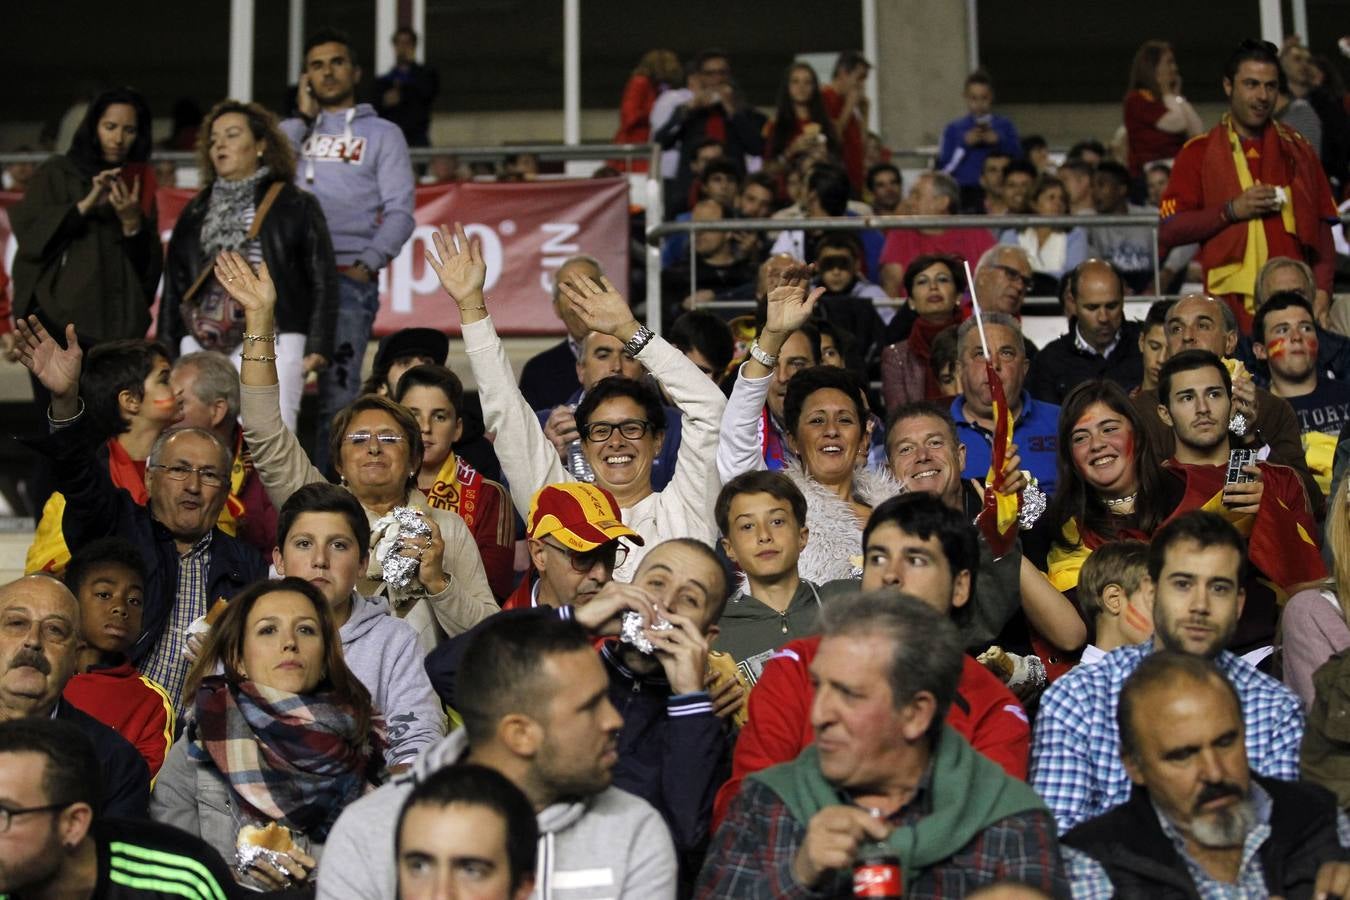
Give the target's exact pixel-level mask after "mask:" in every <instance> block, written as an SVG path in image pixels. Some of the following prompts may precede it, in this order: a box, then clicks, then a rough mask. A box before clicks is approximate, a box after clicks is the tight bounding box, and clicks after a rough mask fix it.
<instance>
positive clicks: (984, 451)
mask: <svg viewBox="0 0 1350 900" xmlns="http://www.w3.org/2000/svg"><path fill="white" fill-rule="evenodd" d="M965 408H966V398H965V397H964V396H962V395H957V397H956V399H955V400H953V401H952V418H953V419H955V420H956V436H957V438H959V439H960V441H961V443H963V444H965V445H966V468H965V471H963V472H962V473H961V477H963V478H979V479H983V478H984V476H985V475H987V474H988V473H989V460H990V459H991V458H992V457H993V455H994V433H993V432H992V431H988V430H986V429H985V428H984V427H983V426H980V425H976V424H974V423H973V422H967V421H966V416H965ZM1058 434H1059V407H1058V406H1055V405H1054V404H1053V403H1042V402H1041V401H1039V400H1033V399H1032V397H1031V395H1030V394H1028V393H1027V392H1026V391H1023V392H1022V413H1021V415H1019V416H1018V417H1017V420H1016V421H1015V422H1014V423H1013V443H1014V444H1016V445H1017V452H1018V453H1020V454H1021V456H1022V468H1024V469H1026V470H1027V471H1028V472H1030V473H1031V474H1032V475H1035V476H1036V480H1037V481H1039V482H1040V484H1041V490H1042V491H1044V492H1045V495H1046V496H1047V497H1051V496H1053V495H1054V493H1055V470H1056V466H1058V465H1059V454H1058V452H1057V448H1058V444H1059V437H1058Z"/></svg>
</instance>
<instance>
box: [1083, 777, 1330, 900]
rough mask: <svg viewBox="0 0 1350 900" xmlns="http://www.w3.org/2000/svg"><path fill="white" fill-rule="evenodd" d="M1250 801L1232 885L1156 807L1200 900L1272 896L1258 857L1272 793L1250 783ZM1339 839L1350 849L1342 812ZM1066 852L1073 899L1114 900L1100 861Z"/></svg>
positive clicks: (1267, 825) (1267, 827)
mask: <svg viewBox="0 0 1350 900" xmlns="http://www.w3.org/2000/svg"><path fill="white" fill-rule="evenodd" d="M1251 801H1252V805H1253V807H1254V808H1255V810H1256V826H1255V827H1254V828H1252V830H1251V832H1250V833H1249V834H1248V835H1247V839H1246V840H1245V841H1243V843H1242V864H1241V866H1240V867H1239V869H1238V879H1237V881H1236V882H1235V883H1233V884H1227V883H1225V882H1222V881H1216V880H1215V879H1213V878H1211V877H1209V873H1208V872H1206V871H1205V870H1204V869H1203V868H1201V866H1200V865H1199V864H1198V863H1196V862H1195V860H1193V859H1191V855H1190V854H1189V853H1187V852H1186V839H1185V838H1184V837H1182V835H1181V832H1179V831H1177V829H1176V827H1175V826H1174V825H1173V824H1172V823H1171V821H1169V820H1168V818H1167V817H1166V816H1164V815H1163V814H1162V811H1161V810H1159V809H1158V808H1157V806H1156V805H1155V806H1154V807H1153V808H1154V811H1155V812H1157V814H1158V824H1160V825H1162V830H1163V834H1165V835H1167V839H1168V840H1170V841H1171V842H1172V846H1173V847H1175V848H1176V851H1177V855H1178V856H1180V857H1181V859H1182V861H1183V862H1185V864H1186V873H1187V874H1188V875H1190V876H1191V881H1192V882H1193V883H1194V884H1195V888H1196V892H1197V893H1198V894H1199V895H1200V900H1265V898H1266V897H1269V896H1270V891H1269V889H1267V887H1266V873H1265V870H1264V869H1263V868H1262V866H1261V857H1260V856H1259V855H1258V853H1259V851H1260V849H1261V845H1262V844H1264V843H1265V842H1266V839H1267V838H1269V837H1270V811H1271V806H1272V803H1271V800H1270V794H1268V793H1266V790H1265V788H1263V787H1261V785H1259V784H1257V783H1256V782H1255V781H1253V782H1252V783H1251ZM1336 837H1337V839H1338V840H1339V842H1340V845H1341V846H1342V847H1350V819H1347V818H1346V815H1345V812H1344V811H1343V810H1338V811H1337V812H1336ZM1060 849H1061V850H1062V851H1063V853H1064V864H1065V867H1066V868H1067V869H1068V872H1069V883H1070V884H1071V885H1073V898H1074V900H1111V898H1112V897H1114V896H1115V895H1116V891H1115V888H1114V887H1113V886H1112V884H1111V879H1110V878H1109V877H1107V874H1106V870H1105V869H1103V868H1102V866H1101V864H1100V863H1099V862H1097V860H1095V859H1093V858H1092V857H1091V856H1089V855H1088V854H1086V853H1083V852H1082V851H1081V850H1075V849H1074V848H1072V847H1062V848H1060Z"/></svg>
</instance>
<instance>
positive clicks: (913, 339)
mask: <svg viewBox="0 0 1350 900" xmlns="http://www.w3.org/2000/svg"><path fill="white" fill-rule="evenodd" d="M959 324H961V320H960V318H959V317H958V315H957V313H956V311H955V310H952V314H951V316H949V317H948V318H946V319H944V320H942V321H940V322H930V321H928V320H927V319H925V318H923V317H922V316H920V317H919V318H917V319H915V320H914V325H913V326H912V327H911V328H910V330H909V352H910V353H913V354H914V358H915V359H917V360H919V361H920V362H922V363H923V398H924V399H925V400H941V399H942V385H941V384H939V383H938V380H937V375H936V374H935V373H934V372H933V363H932V360H933V341H935V340H936V339H937V336H938V335H939V334H941V333H942V332H943V331H945V330H947V329H948V328H950V327H952V326H953V325H959Z"/></svg>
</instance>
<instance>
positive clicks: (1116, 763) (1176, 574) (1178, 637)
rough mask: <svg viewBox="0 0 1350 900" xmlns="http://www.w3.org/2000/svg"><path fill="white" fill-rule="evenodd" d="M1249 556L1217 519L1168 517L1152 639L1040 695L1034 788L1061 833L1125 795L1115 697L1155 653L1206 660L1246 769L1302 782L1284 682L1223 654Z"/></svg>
mask: <svg viewBox="0 0 1350 900" xmlns="http://www.w3.org/2000/svg"><path fill="white" fill-rule="evenodd" d="M1245 552H1246V546H1245V545H1244V543H1243V540H1242V536H1241V535H1240V534H1238V531H1237V529H1236V528H1234V527H1233V526H1232V525H1230V524H1229V523H1228V522H1227V521H1226V520H1225V519H1224V518H1223V517H1222V516H1220V515H1217V514H1216V513H1212V512H1205V511H1203V510H1193V511H1191V512H1188V513H1183V514H1182V515H1180V516H1177V517H1176V518H1174V519H1172V520H1171V521H1170V522H1168V523H1167V524H1166V525H1164V526H1163V527H1162V528H1160V529H1158V532H1157V533H1156V534H1155V535H1154V537H1153V542H1152V543H1151V544H1150V545H1149V552H1148V577H1149V579H1150V581H1151V582H1152V583H1153V588H1154V591H1153V596H1154V600H1153V622H1154V633H1153V640H1152V641H1149V642H1147V643H1143V644H1136V645H1134V646H1132V647H1121V648H1119V649H1117V650H1112V651H1111V652H1110V653H1108V654H1106V656H1105V657H1104V658H1103V659H1101V660H1100V661H1099V662H1096V663H1094V664H1093V665H1090V666H1080V667H1078V668H1076V669H1073V670H1072V671H1070V672H1069V673H1068V674H1067V675H1064V676H1063V677H1062V678H1060V679H1059V680H1058V681H1056V682H1055V683H1054V684H1052V685H1050V688H1049V690H1047V691H1046V692H1045V694H1044V695H1043V696H1042V698H1041V708H1040V712H1039V713H1038V714H1037V716H1036V727H1035V730H1034V731H1033V733H1032V743H1031V783H1032V786H1033V787H1035V788H1036V790H1037V792H1038V793H1039V794H1040V795H1041V796H1042V797H1043V798H1045V802H1046V805H1047V806H1049V807H1050V809H1051V810H1052V811H1053V812H1054V814H1055V819H1056V820H1057V821H1058V823H1059V830H1060V832H1061V833H1064V832H1067V831H1068V830H1069V829H1070V828H1073V827H1074V826H1075V825H1078V824H1079V823H1081V822H1084V821H1086V820H1088V819H1091V818H1093V817H1094V816H1098V815H1101V814H1102V813H1104V812H1106V811H1107V810H1109V809H1111V808H1112V807H1115V806H1119V805H1120V804H1122V803H1124V802H1125V801H1127V800H1128V799H1129V798H1130V776H1129V774H1128V773H1127V771H1126V769H1125V766H1124V765H1123V764H1122V762H1121V753H1120V751H1121V743H1120V735H1119V732H1118V731H1117V729H1116V700H1117V698H1118V697H1119V696H1120V692H1121V688H1122V686H1123V685H1124V683H1125V679H1126V678H1128V677H1129V676H1130V674H1131V673H1133V672H1134V671H1135V670H1136V669H1138V668H1139V667H1140V665H1141V664H1142V663H1143V662H1144V660H1146V659H1147V658H1148V657H1149V656H1150V655H1151V654H1152V653H1154V652H1155V651H1158V650H1173V651H1177V652H1180V653H1187V654H1190V655H1192V656H1198V657H1204V658H1206V659H1209V660H1212V661H1213V662H1214V664H1215V665H1216V666H1218V668H1219V669H1220V670H1221V671H1222V672H1223V673H1224V675H1225V677H1227V678H1228V680H1229V682H1230V683H1231V684H1232V686H1233V689H1234V690H1235V691H1236V692H1237V695H1238V700H1239V703H1240V705H1241V707H1242V719H1243V721H1244V722H1246V727H1245V729H1244V731H1243V742H1244V743H1245V745H1246V748H1247V755H1248V758H1249V759H1250V760H1251V764H1252V767H1253V768H1254V769H1255V770H1256V771H1257V773H1259V774H1261V775H1264V776H1266V777H1267V778H1278V779H1282V780H1285V781H1294V780H1296V779H1297V778H1298V775H1299V743H1300V742H1301V741H1302V739H1303V706H1302V704H1301V703H1300V702H1299V699H1298V698H1297V697H1296V696H1294V694H1293V693H1292V692H1291V691H1290V690H1289V689H1288V688H1286V687H1285V686H1284V685H1282V684H1280V683H1279V682H1278V681H1276V680H1275V679H1273V678H1271V677H1270V676H1269V675H1265V674H1263V673H1261V672H1258V671H1257V670H1256V669H1255V668H1253V667H1252V666H1250V665H1248V664H1247V663H1245V662H1243V661H1242V660H1241V659H1239V658H1238V657H1237V656H1234V655H1233V654H1232V653H1229V652H1227V651H1226V650H1224V649H1223V648H1224V647H1225V646H1226V645H1227V644H1228V642H1229V640H1230V639H1231V638H1232V636H1233V632H1234V631H1235V630H1236V628H1237V620H1238V616H1239V614H1240V613H1241V611H1242V604H1243V599H1244V594H1243V590H1242V583H1243V579H1242V574H1243V572H1242V570H1243V568H1244V567H1245V562H1246V561H1245V558H1244V557H1245ZM1159 721H1160V722H1166V721H1168V720H1167V719H1159Z"/></svg>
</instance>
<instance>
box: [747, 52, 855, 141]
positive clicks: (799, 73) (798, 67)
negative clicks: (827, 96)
mask: <svg viewBox="0 0 1350 900" xmlns="http://www.w3.org/2000/svg"><path fill="white" fill-rule="evenodd" d="M817 143H824V144H825V147H826V149H827V150H829V152H830V155H831V156H833V157H835V158H838V156H839V135H838V133H837V132H836V131H835V129H834V123H833V122H831V121H830V115H829V113H828V112H826V111H825V101H824V100H823V99H822V98H821V95H820V81H819V79H817V78H816V70H815V69H813V68H811V67H810V66H808V65H807V64H806V63H800V62H798V63H793V64H792V65H790V66H788V68H787V71H786V72H784V73H783V83H782V84H781V85H780V86H779V88H778V111H777V112H775V113H774V117H773V118H772V119H770V120H769V123H768V125H766V126H765V142H764V159H765V161H766V162H775V161H782V162H785V161H786V160H788V159H791V158H792V157H793V156H796V155H797V154H798V153H801V152H803V151H805V150H807V149H809V148H810V147H811V146H812V145H813V144H817Z"/></svg>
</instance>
